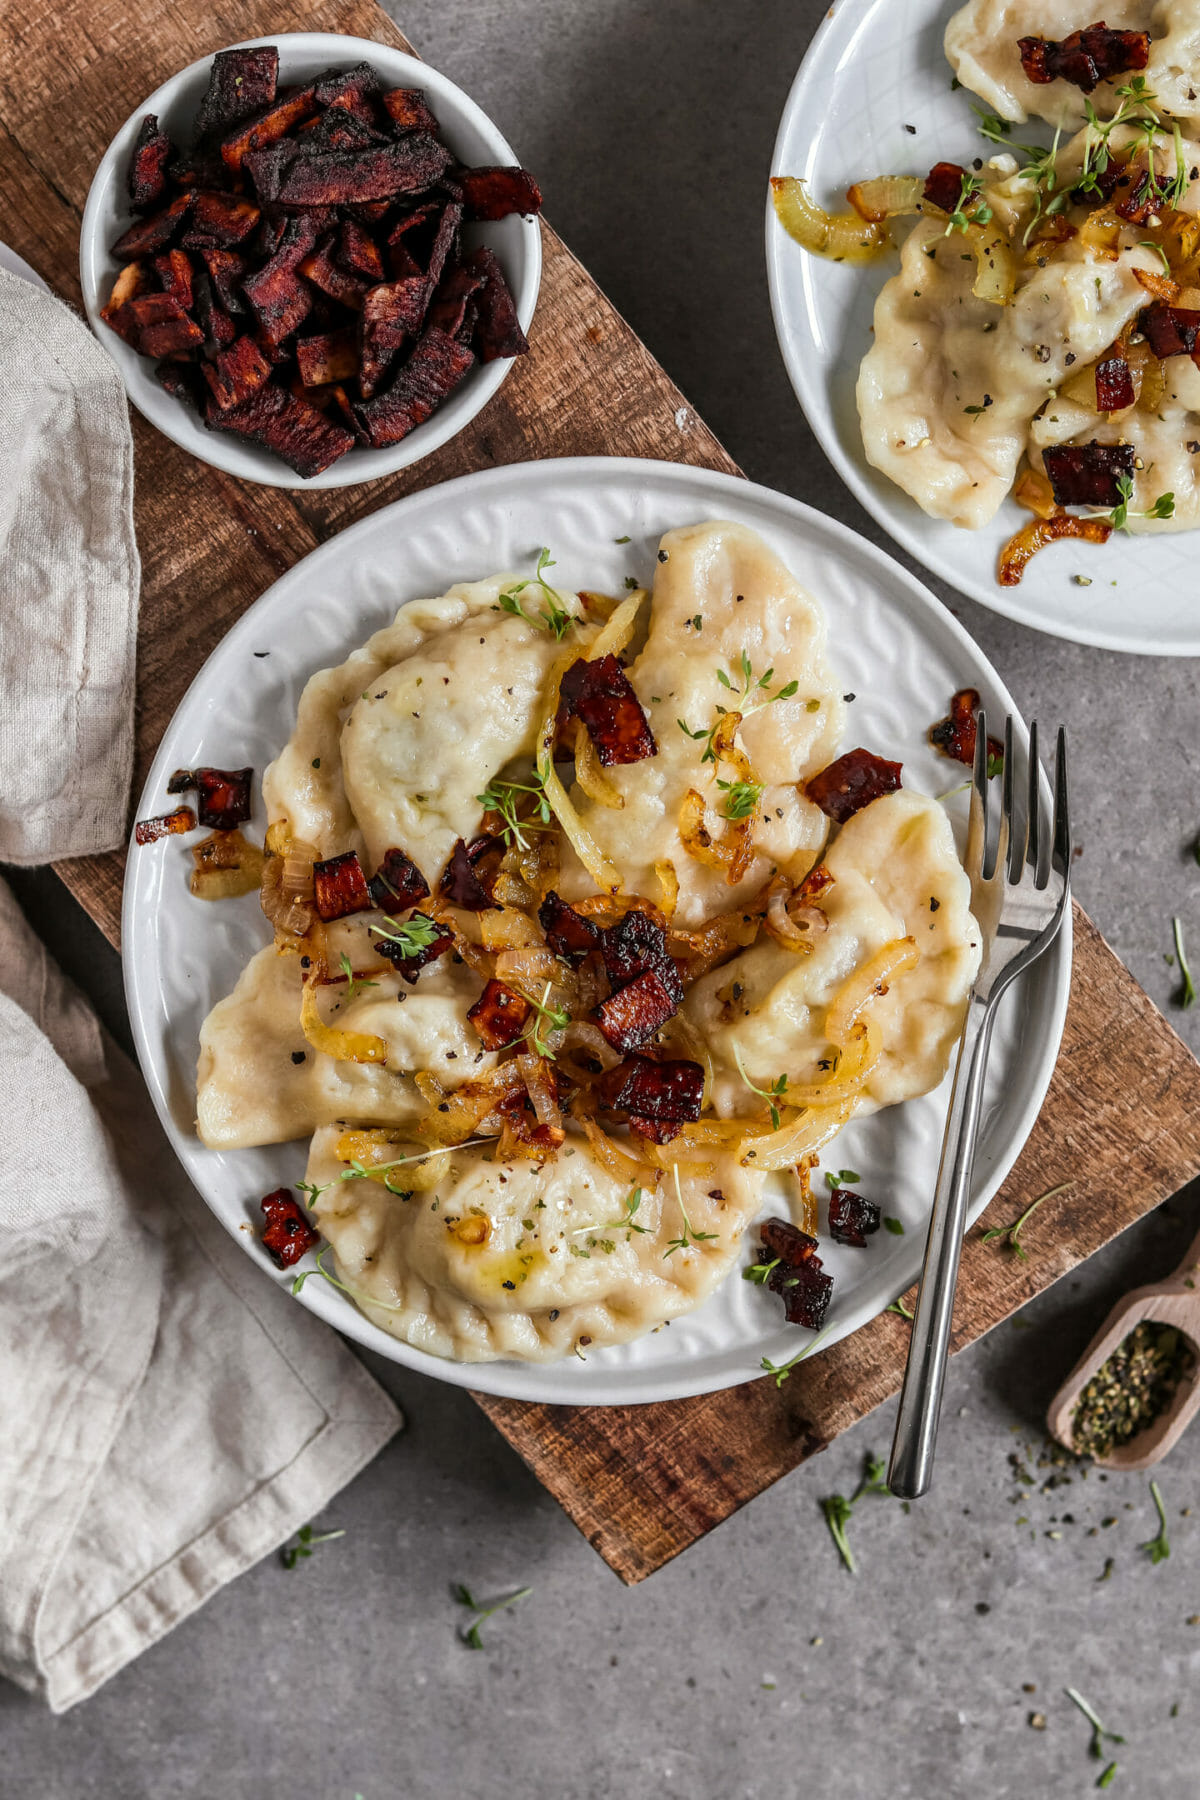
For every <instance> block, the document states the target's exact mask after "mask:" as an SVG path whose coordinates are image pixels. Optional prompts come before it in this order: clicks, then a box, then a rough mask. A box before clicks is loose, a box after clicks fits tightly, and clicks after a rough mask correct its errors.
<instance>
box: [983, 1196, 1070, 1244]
mask: <svg viewBox="0 0 1200 1800" xmlns="http://www.w3.org/2000/svg"><path fill="white" fill-rule="evenodd" d="M1074 1185H1075V1183H1074V1182H1073V1181H1060V1182H1059V1184H1058V1186H1057V1187H1052V1188H1047V1189H1046V1192H1045V1193H1044V1194H1039V1195H1038V1197H1037V1199H1036V1200H1033V1201H1031V1202H1030V1204H1029V1205H1028V1206H1027V1207H1026V1208H1025V1211H1024V1212H1023V1213H1022V1214H1021V1216H1020V1218H1019V1219H1014V1220H1013V1221H1012V1224H1011V1225H993V1226H992V1228H991V1230H990V1231H985V1232H984V1233H983V1236H982V1238H981V1239H980V1242H981V1243H984V1244H996V1243H1001V1242H1005V1241H1006V1242H1007V1244H1008V1247H1009V1249H1010V1250H1015V1251H1016V1253H1017V1255H1018V1257H1019V1258H1020V1260H1021V1261H1022V1262H1028V1261H1029V1252H1028V1251H1027V1250H1026V1248H1025V1246H1024V1245H1023V1244H1022V1242H1021V1228H1022V1226H1024V1225H1026V1224H1027V1223H1028V1221H1029V1220H1030V1219H1032V1217H1033V1215H1034V1213H1035V1212H1036V1211H1037V1209H1038V1207H1039V1206H1041V1205H1042V1203H1043V1201H1046V1200H1053V1199H1054V1197H1055V1195H1056V1194H1065V1193H1066V1191H1067V1189H1068V1188H1069V1187H1074Z"/></svg>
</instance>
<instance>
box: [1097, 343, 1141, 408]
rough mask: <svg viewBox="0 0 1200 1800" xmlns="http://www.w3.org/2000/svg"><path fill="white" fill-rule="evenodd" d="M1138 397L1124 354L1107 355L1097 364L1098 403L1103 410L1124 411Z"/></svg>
mask: <svg viewBox="0 0 1200 1800" xmlns="http://www.w3.org/2000/svg"><path fill="white" fill-rule="evenodd" d="M1136 398H1137V396H1136V394H1135V393H1134V391H1133V376H1132V375H1131V374H1130V372H1129V364H1128V363H1127V362H1126V361H1125V358H1124V357H1123V356H1106V357H1105V358H1104V360H1103V362H1098V363H1097V364H1096V405H1097V407H1098V408H1099V410H1100V411H1101V412H1106V413H1112V412H1122V411H1124V409H1125V407H1127V406H1132V405H1133V403H1134V401H1135V399H1136Z"/></svg>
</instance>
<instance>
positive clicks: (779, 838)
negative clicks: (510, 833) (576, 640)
mask: <svg viewBox="0 0 1200 1800" xmlns="http://www.w3.org/2000/svg"><path fill="white" fill-rule="evenodd" d="M743 652H744V653H745V655H746V656H747V657H748V658H749V660H750V665H751V668H752V670H753V676H754V680H755V682H757V681H758V680H759V679H760V678H761V677H762V676H765V675H766V674H767V672H768V671H770V672H771V679H770V683H769V686H768V688H767V689H766V690H765V691H766V692H769V693H775V692H777V691H778V690H779V688H781V687H786V686H787V685H788V684H789V683H791V682H793V681H795V682H796V683H797V684H798V688H797V692H796V694H795V696H794V697H793V698H791V699H789V700H780V701H776V702H774V703H772V704H770V705H767V706H763V707H762V708H761V709H760V710H759V711H757V712H755V713H754V715H753V716H752V717H749V716H748V717H747V719H746V723H745V725H744V726H743V727H742V729H741V731H740V733H739V741H740V743H741V744H742V746H743V748H744V749H745V751H746V754H747V755H748V757H749V758H750V762H751V764H752V765H753V769H754V772H755V776H756V779H758V780H759V781H762V782H764V783H765V784H766V787H765V791H764V793H763V797H762V816H761V818H760V819H759V820H757V821H756V824H755V828H754V837H755V843H756V845H757V847H758V852H759V853H758V854H757V855H756V856H755V858H754V861H753V863H752V865H751V869H750V873H749V874H748V875H747V876H746V877H745V878H744V880H743V881H742V882H741V883H739V884H738V885H737V886H736V887H730V886H729V885H728V883H727V882H726V880H725V876H724V873H723V872H722V871H721V870H719V869H710V868H707V867H706V866H705V865H703V864H702V863H699V862H697V861H696V860H695V859H694V858H693V857H691V856H690V855H689V854H688V852H687V851H686V850H685V849H684V846H683V842H682V839H681V838H680V835H679V827H678V819H679V810H680V807H681V806H682V805H683V802H684V798H685V796H686V794H687V792H688V790H689V788H694V789H695V790H696V791H697V792H699V793H701V794H702V795H703V796H704V797H705V799H706V800H707V801H708V802H709V806H710V809H711V812H710V816H712V815H719V813H720V810H721V807H722V806H723V804H724V796H723V795H722V793H721V791H720V790H719V789H718V788H717V786H716V778H717V776H720V777H722V778H727V777H728V776H729V770H728V769H727V768H723V769H721V770H717V771H714V770H713V768H712V765H711V764H707V765H706V764H704V763H702V762H701V756H702V753H703V750H704V745H703V743H702V742H700V741H697V740H696V739H695V738H692V737H689V736H688V735H687V734H686V733H685V732H684V731H683V730H682V729H681V727H680V724H679V721H680V719H683V720H684V722H685V723H686V724H687V725H688V727H689V729H690V730H692V731H700V732H703V731H705V730H707V729H708V728H709V727H710V726H712V725H713V724H714V723H715V721H716V717H717V713H716V708H717V707H718V706H724V707H726V708H727V709H728V710H733V709H734V706H735V699H736V696H735V694H731V693H730V691H729V689H728V688H726V687H725V686H723V685H722V683H721V682H720V681H719V680H718V677H717V671H718V669H723V670H724V671H725V672H726V674H727V675H728V676H729V677H730V679H731V681H732V683H733V685H734V688H735V689H740V688H741V686H742V681H743V676H742V671H741V658H742V654H743ZM629 678H630V681H631V682H632V684H633V688H634V691H635V692H636V694H637V696H638V699H639V700H640V701H641V703H642V706H643V707H644V709H645V712H646V716H647V718H648V719H649V721H650V728H651V730H652V731H653V733H654V737H655V741H656V742H657V745H658V754H657V755H656V756H655V757H653V758H652V759H650V760H648V761H645V762H639V763H635V764H633V765H631V766H630V767H628V768H614V769H610V770H608V771H607V773H608V775H609V776H610V778H611V779H612V781H613V784H614V785H615V787H616V788H617V789H618V791H619V792H620V793H621V794H622V795H623V797H624V800H625V805H624V807H623V808H621V809H620V810H616V809H613V808H611V807H606V806H603V805H600V804H597V803H596V802H594V801H592V800H589V799H588V797H587V795H586V794H584V793H583V791H582V789H581V788H579V787H578V786H576V787H575V788H573V789H572V792H571V799H572V802H573V803H574V805H575V806H576V807H577V808H578V810H579V813H580V815H581V817H582V818H583V819H584V822H585V823H586V825H587V828H588V830H589V831H590V832H591V834H592V836H593V837H594V838H595V840H596V842H597V843H598V844H599V846H600V848H601V849H602V850H603V851H604V852H605V853H606V854H607V855H608V856H610V857H611V858H612V859H613V861H614V862H615V863H616V864H617V865H618V867H619V868H620V870H621V871H622V875H623V877H624V886H625V889H626V891H627V892H629V893H635V894H645V895H647V896H648V897H649V898H651V899H654V898H655V897H656V896H658V895H659V893H660V888H659V883H658V878H657V875H656V873H655V865H656V864H657V863H662V862H669V863H671V864H672V866H673V868H674V870H675V873H676V875H677V876H678V879H679V900H678V909H677V912H676V919H677V922H678V923H679V924H680V925H682V926H684V927H685V928H686V927H691V926H694V925H697V924H699V923H701V922H702V921H703V920H704V919H706V918H711V917H713V916H714V915H715V914H717V913H720V912H724V911H726V910H728V909H729V908H730V907H732V906H736V905H737V903H738V901H739V900H741V899H743V898H744V897H745V896H746V895H748V894H750V893H753V892H754V891H755V890H756V889H758V888H760V887H761V886H762V884H763V882H764V881H765V880H766V879H767V877H768V875H769V874H770V871H771V869H772V867H777V868H780V869H783V870H784V871H785V872H786V873H788V874H789V875H793V876H800V875H803V874H805V873H806V872H807V871H808V869H809V868H810V867H811V865H812V864H813V863H814V862H815V861H816V858H817V856H818V854H819V852H820V849H821V845H822V844H823V843H824V841H825V834H826V830H827V821H826V819H825V816H824V814H823V813H821V812H820V811H819V809H818V808H817V807H815V806H813V805H812V803H811V802H810V801H808V800H806V799H805V798H804V797H803V795H802V794H801V793H800V792H799V790H798V788H797V786H796V783H797V782H798V781H799V780H802V779H803V778H804V777H805V776H807V775H811V774H814V773H815V772H816V771H817V770H818V769H821V768H823V767H824V766H825V764H826V763H828V762H830V761H831V760H832V759H833V757H834V756H835V755H836V753H837V744H838V740H839V738H840V736H841V732H842V722H843V717H844V710H845V709H844V707H843V704H842V699H841V694H840V691H839V689H838V686H837V682H836V680H835V678H834V675H833V672H832V670H831V669H830V667H829V662H828V659H827V656H826V651H825V620H824V616H823V614H822V612H821V610H820V608H819V607H818V606H817V605H816V603H815V602H814V601H813V599H812V597H811V595H809V594H808V593H807V592H806V591H805V589H804V588H802V587H801V586H800V584H799V582H798V581H797V580H796V578H795V576H794V575H793V574H792V573H791V571H790V570H789V569H788V568H786V567H785V565H784V564H783V562H781V560H780V559H779V557H778V556H776V555H775V553H774V551H773V550H771V549H770V547H769V546H768V545H767V544H766V543H765V542H764V541H763V539H762V538H761V537H760V536H759V535H758V533H757V532H755V531H751V530H749V529H748V528H747V527H746V526H743V525H732V524H721V523H708V524H703V525H693V526H688V527H685V528H684V529H682V530H679V531H669V532H667V534H666V536H665V537H664V538H663V540H662V543H661V545H660V546H659V559H658V562H657V565H656V569H655V577H654V595H653V602H652V606H651V612H650V627H649V632H648V635H647V637H646V642H645V645H644V647H643V648H642V650H641V652H640V654H639V655H638V656H637V657H636V658H635V659H634V661H633V663H632V664H631V666H630V669H629ZM762 692H763V691H762V690H758V689H757V688H756V690H755V696H752V698H754V697H757V698H759V699H761V698H762ZM561 888H562V892H563V894H564V897H566V898H568V899H570V898H578V897H580V896H582V895H584V894H587V893H592V892H594V883H593V882H592V881H591V879H590V877H589V876H588V875H587V873H586V871H585V870H584V869H583V868H582V866H581V865H580V864H579V863H578V861H577V860H576V859H575V858H574V856H573V855H571V854H570V853H569V852H564V861H563V874H562V882H561Z"/></svg>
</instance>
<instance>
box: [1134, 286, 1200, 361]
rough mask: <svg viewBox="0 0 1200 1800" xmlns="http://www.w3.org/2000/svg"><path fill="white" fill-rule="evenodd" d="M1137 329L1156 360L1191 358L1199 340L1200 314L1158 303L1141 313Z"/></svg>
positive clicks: (1190, 309) (1157, 301)
mask: <svg viewBox="0 0 1200 1800" xmlns="http://www.w3.org/2000/svg"><path fill="white" fill-rule="evenodd" d="M1138 330H1139V331H1140V332H1141V333H1142V335H1143V337H1144V338H1145V339H1146V342H1147V343H1148V344H1149V346H1150V348H1151V350H1153V352H1154V354H1155V356H1157V357H1168V356H1191V354H1192V352H1193V351H1194V350H1195V348H1196V343H1197V339H1198V338H1200V312H1197V311H1194V310H1193V309H1192V308H1191V307H1187V306H1167V305H1166V304H1165V302H1163V301H1161V300H1156V301H1155V302H1154V305H1153V306H1147V307H1146V308H1145V310H1144V311H1143V312H1141V313H1139V314H1138Z"/></svg>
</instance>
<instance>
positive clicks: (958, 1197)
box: [888, 995, 995, 1500]
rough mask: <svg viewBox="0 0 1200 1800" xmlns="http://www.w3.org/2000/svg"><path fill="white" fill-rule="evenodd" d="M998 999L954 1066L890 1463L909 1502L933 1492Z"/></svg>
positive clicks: (984, 1011) (988, 1005) (976, 1009)
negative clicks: (961, 1262)
mask: <svg viewBox="0 0 1200 1800" xmlns="http://www.w3.org/2000/svg"><path fill="white" fill-rule="evenodd" d="M994 1002H995V996H994V995H993V996H992V998H991V999H990V1000H989V1001H987V1002H982V1001H979V1000H976V999H974V998H972V1001H971V1006H970V1009H969V1011H968V1013H967V1021H966V1026H965V1028H964V1030H963V1035H962V1039H961V1042H960V1044H959V1051H958V1061H957V1063H956V1064H955V1069H954V1085H953V1087H952V1089H951V1092H950V1107H949V1111H948V1113H947V1115H946V1135H945V1137H944V1138H943V1140H942V1159H941V1162H940V1164H939V1166H938V1178H937V1187H936V1189H935V1191H934V1197H933V1213H932V1216H931V1218H930V1221H929V1239H928V1242H927V1243H926V1246H925V1261H924V1264H923V1266H922V1269H921V1285H920V1288H919V1289H918V1292H917V1306H916V1314H915V1316H914V1319H913V1327H912V1341H911V1344H910V1346H909V1352H908V1364H907V1367H906V1368H905V1371H904V1386H903V1388H902V1390H901V1393H900V1411H899V1414H898V1415H897V1418H896V1434H895V1436H894V1438H893V1439H892V1459H891V1464H890V1467H889V1469H888V1486H889V1488H890V1489H891V1491H892V1493H893V1494H896V1495H899V1496H900V1497H901V1498H902V1499H906V1500H916V1499H917V1498H919V1496H920V1495H921V1494H924V1493H926V1492H927V1491H928V1488H929V1484H930V1480H931V1479H932V1475H933V1455H934V1449H935V1447H936V1445H937V1431H938V1418H939V1416H940V1413H941V1410H942V1388H943V1386H944V1385H945V1379H946V1356H947V1352H948V1349H949V1345H950V1327H951V1324H952V1322H953V1318H954V1289H955V1284H956V1282H957V1280H958V1264H959V1258H960V1256H961V1255H962V1242H963V1233H964V1231H965V1229H966V1221H967V1204H968V1201H969V1198H970V1193H971V1175H972V1171H973V1170H974V1166H975V1142H976V1139H977V1137H978V1134H979V1116H980V1111H981V1108H982V1102H983V1077H984V1070H985V1068H986V1065H987V1053H988V1045H989V1043H990V1041H991V1035H992V1020H993V1018H994V1017H995V1004H994Z"/></svg>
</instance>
